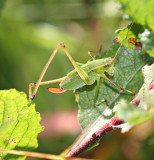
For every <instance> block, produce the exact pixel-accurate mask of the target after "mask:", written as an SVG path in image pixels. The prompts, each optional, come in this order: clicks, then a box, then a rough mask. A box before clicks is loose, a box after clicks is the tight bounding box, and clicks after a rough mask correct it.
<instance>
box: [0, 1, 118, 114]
mask: <svg viewBox="0 0 154 160" xmlns="http://www.w3.org/2000/svg"><path fill="white" fill-rule="evenodd" d="M109 7H110V8H111V7H112V8H113V11H110V13H108V11H107V8H109ZM120 19H121V17H120V16H119V13H118V11H117V10H116V6H115V3H114V2H113V1H81V0H78V1H74V2H73V1H68V0H67V1H49V0H44V1H36V0H25V1H24V0H14V1H6V2H5V5H4V8H3V10H2V14H1V17H0V50H1V51H0V53H1V58H0V65H1V70H0V77H1V81H0V87H1V89H8V88H16V89H18V90H21V91H24V92H27V93H28V85H29V83H31V82H36V81H37V80H38V77H39V75H40V73H41V71H42V69H43V67H44V65H45V63H46V62H47V60H48V58H49V56H50V54H51V52H52V51H53V49H54V48H55V47H56V45H57V44H58V43H60V42H61V41H62V42H64V43H65V45H66V47H67V48H68V50H69V52H70V53H71V55H72V56H73V58H74V59H75V60H76V61H79V62H83V63H84V62H86V61H87V60H88V59H89V57H88V54H87V52H88V50H98V49H99V48H100V45H101V44H102V45H103V49H104V50H105V49H107V48H108V47H109V46H110V44H111V42H112V39H113V38H114V36H115V34H114V31H115V29H116V28H118V26H119V25H120V24H119V22H120ZM59 52H60V53H59V54H57V56H56V57H55V58H54V61H53V63H52V64H51V66H50V67H49V69H48V72H47V74H46V75H45V78H44V80H51V79H54V78H59V77H62V76H64V75H66V74H67V72H68V71H70V70H72V69H73V67H72V65H71V63H70V62H69V60H68V59H67V57H66V55H64V54H63V51H62V50H61V49H60V51H59ZM6 64H7V65H6ZM47 87H48V86H45V87H40V88H39V91H38V93H37V95H36V98H35V102H36V104H37V108H38V110H39V111H43V112H45V111H47V110H57V109H59V108H60V107H61V108H71V107H72V106H73V107H74V105H75V103H74V97H73V94H72V93H71V92H66V93H64V94H62V95H54V94H51V93H49V92H48V91H47ZM59 99H60V101H59Z"/></svg>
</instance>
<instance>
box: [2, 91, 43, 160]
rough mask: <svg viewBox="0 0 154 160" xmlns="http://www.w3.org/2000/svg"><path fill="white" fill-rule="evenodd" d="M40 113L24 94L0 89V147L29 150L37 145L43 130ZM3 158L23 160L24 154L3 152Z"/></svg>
mask: <svg viewBox="0 0 154 160" xmlns="http://www.w3.org/2000/svg"><path fill="white" fill-rule="evenodd" d="M40 120H41V118H40V114H39V113H38V112H36V111H35V104H34V103H33V102H32V101H28V100H27V97H26V94H25V93H22V92H18V91H17V90H15V89H10V90H1V91H0V148H1V149H16V150H26V151H31V150H33V149H35V148H36V147H37V146H38V143H37V135H38V133H40V132H41V131H42V130H43V127H42V126H41V125H40ZM2 156H3V157H4V159H9V160H23V159H25V158H26V157H25V156H17V155H9V154H6V153H3V154H2Z"/></svg>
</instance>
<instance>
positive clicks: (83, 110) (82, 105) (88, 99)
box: [76, 28, 143, 129]
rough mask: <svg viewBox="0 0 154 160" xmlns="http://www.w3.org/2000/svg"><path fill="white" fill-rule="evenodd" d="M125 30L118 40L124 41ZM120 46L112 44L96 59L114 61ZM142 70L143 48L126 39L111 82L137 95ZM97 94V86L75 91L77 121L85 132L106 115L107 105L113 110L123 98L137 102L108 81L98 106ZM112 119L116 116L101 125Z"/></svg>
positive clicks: (103, 88) (105, 118) (102, 90)
mask: <svg viewBox="0 0 154 160" xmlns="http://www.w3.org/2000/svg"><path fill="white" fill-rule="evenodd" d="M125 30H128V29H127V28H126V29H123V30H121V31H120V32H119V36H118V40H119V39H121V36H122V37H123V33H125ZM130 33H131V34H130ZM130 33H129V37H134V36H135V35H134V33H133V32H132V30H131V32H130ZM136 34H137V33H136ZM125 35H126V34H125ZM119 46H120V44H119V43H113V45H112V47H111V48H110V49H109V50H108V51H106V52H104V53H101V54H99V55H98V56H96V58H102V57H114V55H115V53H116V52H117V50H118V48H119ZM142 66H143V55H142V48H141V47H140V48H137V49H135V46H133V45H132V44H130V43H129V42H128V39H126V40H125V43H124V45H122V48H121V49H120V51H119V53H118V56H117V57H116V59H115V61H114V67H115V71H114V76H113V77H109V78H110V79H112V80H113V81H114V82H115V83H117V84H118V85H119V86H121V87H123V88H126V89H127V90H130V91H132V92H136V93H137V92H138V90H139V89H140V87H141V85H142V83H143V76H142V74H141V68H142ZM95 92H96V83H95V84H94V85H91V86H88V85H87V86H84V87H83V88H80V89H78V90H76V101H77V102H78V104H79V112H78V119H79V122H80V124H81V126H82V128H83V129H85V128H87V127H88V126H90V125H91V124H93V122H94V121H95V120H96V119H97V118H98V117H99V116H100V115H101V114H102V113H103V111H105V109H106V102H105V101H107V102H108V104H109V105H110V109H112V108H113V107H114V105H115V103H116V102H118V101H119V99H120V98H125V99H127V100H128V101H131V100H132V99H133V98H134V97H133V96H132V95H131V94H128V93H127V92H126V91H124V92H123V93H121V90H119V89H117V88H116V87H115V86H113V85H112V84H111V83H109V82H108V81H106V80H105V81H104V82H101V84H100V87H99V94H98V99H97V101H98V105H95V103H94V96H95ZM113 115H114V113H111V114H110V115H109V116H104V117H102V122H101V124H104V123H105V122H106V121H107V120H108V119H110V118H111V117H112V116H113ZM99 123H100V122H99Z"/></svg>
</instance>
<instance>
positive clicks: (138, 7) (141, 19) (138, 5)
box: [118, 0, 154, 30]
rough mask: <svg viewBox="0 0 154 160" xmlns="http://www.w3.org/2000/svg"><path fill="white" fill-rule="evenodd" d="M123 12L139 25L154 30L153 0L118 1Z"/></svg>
mask: <svg viewBox="0 0 154 160" xmlns="http://www.w3.org/2000/svg"><path fill="white" fill-rule="evenodd" d="M118 1H119V2H120V4H121V10H122V11H123V12H124V13H125V14H127V15H128V16H129V17H130V19H131V20H133V22H136V23H139V24H141V25H143V26H145V27H147V28H150V29H151V30H154V16H153V15H154V10H153V6H154V1H153V0H148V1H145V0H135V3H134V0H118Z"/></svg>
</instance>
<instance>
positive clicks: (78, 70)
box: [29, 43, 90, 100]
mask: <svg viewBox="0 0 154 160" xmlns="http://www.w3.org/2000/svg"><path fill="white" fill-rule="evenodd" d="M59 47H62V48H63V50H64V52H65V54H66V55H67V57H68V58H69V60H70V61H71V63H72V64H73V66H74V68H75V69H76V71H77V72H78V74H79V76H80V77H81V79H82V80H83V81H84V82H85V83H86V84H89V83H90V82H89V77H88V75H87V73H86V72H85V71H84V70H83V69H81V68H80V67H79V66H78V65H77V64H76V62H75V61H74V59H73V58H72V57H71V55H70V54H69V52H68V51H67V50H66V48H65V45H64V43H60V44H58V45H57V47H56V48H55V50H54V51H53V52H52V54H51V56H50V58H49V60H48V62H47V63H46V65H45V67H44V69H43V71H42V73H41V75H40V77H39V79H38V81H37V83H36V86H35V89H34V91H33V94H32V95H31V93H30V92H31V85H30V87H29V95H30V96H29V97H30V98H29V99H30V100H33V99H34V97H35V95H36V92H37V90H38V88H39V86H40V83H41V81H42V79H43V77H44V74H45V73H46V70H47V69H48V67H49V65H50V63H51V61H52V60H53V58H54V56H55V54H56V53H57V50H58V49H59Z"/></svg>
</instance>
